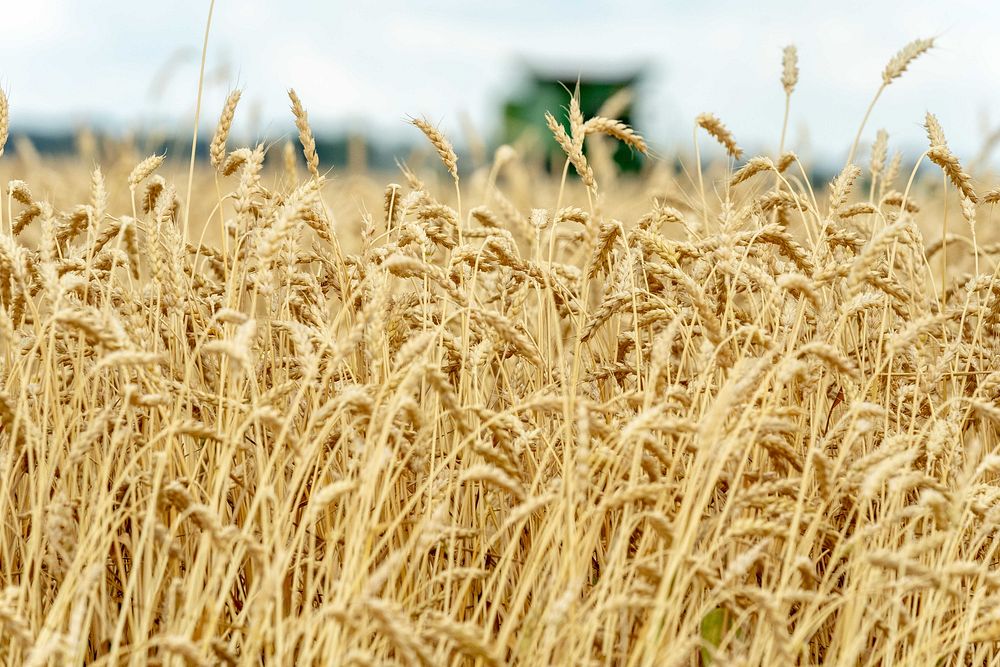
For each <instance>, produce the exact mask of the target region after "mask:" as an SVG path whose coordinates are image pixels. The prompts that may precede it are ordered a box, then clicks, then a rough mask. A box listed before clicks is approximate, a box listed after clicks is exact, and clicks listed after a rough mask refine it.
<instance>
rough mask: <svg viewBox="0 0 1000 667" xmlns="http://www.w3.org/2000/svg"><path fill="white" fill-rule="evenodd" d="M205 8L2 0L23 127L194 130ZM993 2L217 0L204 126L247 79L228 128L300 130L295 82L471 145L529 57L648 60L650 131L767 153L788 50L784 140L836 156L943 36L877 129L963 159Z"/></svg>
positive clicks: (994, 77)
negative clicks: (893, 65)
mask: <svg viewBox="0 0 1000 667" xmlns="http://www.w3.org/2000/svg"><path fill="white" fill-rule="evenodd" d="M208 6H209V3H208V0H171V1H170V2H160V3H145V2H144V3H139V2H135V1H134V0H29V1H24V0H0V16H3V17H4V24H3V26H2V27H0V86H2V87H3V88H4V89H5V90H6V91H7V92H8V95H9V98H10V103H11V115H12V120H11V122H12V129H13V130H14V131H15V132H16V131H17V130H18V129H19V128H21V129H28V128H31V129H38V128H53V127H56V128H58V127H69V128H71V127H74V126H78V125H81V124H96V125H99V126H104V127H114V128H119V129H120V128H123V127H127V128H132V129H143V128H157V129H160V130H168V131H169V130H170V129H174V130H180V129H185V128H186V131H190V130H189V128H190V127H191V123H192V122H193V116H194V107H195V100H196V97H197V82H198V61H199V59H200V53H201V45H202V40H203V37H204V29H205V20H206V17H207V15H208ZM998 23H1000V3H993V2H969V1H967V0H957V1H956V0H949V1H948V2H942V1H941V0H934V1H933V2H931V1H925V0H918V1H913V2H906V3H902V2H879V1H877V0H868V1H866V2H858V1H855V0H838V2H835V3H825V2H816V1H811V0H810V1H806V0H773V1H761V2H753V3H751V2H745V1H735V0H715V1H714V2H679V1H676V0H650V1H638V2H620V1H617V0H616V1H611V0H575V1H568V0H558V1H548V2H546V1H542V0H534V1H532V2H528V1H524V0H516V1H515V0H491V1H490V2H478V1H472V0H464V1H459V0H440V1H436V2H419V3H418V2H412V1H407V0H383V1H381V2H377V3H374V2H357V1H354V2H341V1H340V0H331V1H321V0H297V1H296V2H293V3H285V2H278V1H277V0H217V2H216V5H215V12H214V16H213V20H212V26H211V32H210V36H209V46H208V51H207V54H208V56H207V65H206V71H207V79H208V80H207V84H206V88H205V92H204V102H203V112H202V119H203V120H202V122H203V123H204V125H203V127H205V129H206V132H211V129H212V128H213V127H214V123H215V120H216V119H217V118H218V114H219V110H220V109H221V106H222V103H223V101H224V99H225V96H226V93H227V92H228V90H229V89H230V88H231V87H233V86H240V87H242V88H244V90H245V93H244V98H243V100H244V101H243V103H241V107H240V109H239V111H238V112H237V122H236V126H235V131H234V134H235V135H237V136H239V135H240V133H243V134H244V135H246V136H248V137H249V135H251V134H256V135H260V136H268V137H275V136H284V135H291V133H292V123H291V120H290V114H289V112H288V103H287V98H286V96H285V89H286V88H288V87H294V88H295V89H296V90H297V92H298V93H299V95H300V97H301V98H302V100H303V102H304V104H305V105H306V108H307V110H308V111H309V114H310V119H311V120H312V122H313V124H314V125H315V127H316V128H317V131H337V130H347V131H351V132H364V133H370V134H378V135H381V136H383V137H388V138H391V139H393V140H400V139H403V140H405V139H407V138H409V137H411V136H412V134H413V133H414V132H416V130H415V129H413V128H410V127H408V126H407V125H406V119H407V118H408V117H410V116H417V115H425V116H426V117H428V118H429V119H431V120H432V121H433V122H435V123H439V124H440V126H441V128H442V129H443V130H444V131H445V132H446V133H447V134H449V135H450V136H452V137H454V138H455V140H456V143H461V135H462V127H463V122H464V119H465V118H468V119H469V120H470V121H471V123H472V124H473V125H474V126H475V127H477V128H479V130H480V132H481V133H483V134H485V135H487V136H489V135H490V133H491V131H492V130H494V129H495V128H496V127H497V126H498V120H499V104H500V101H501V100H503V99H504V97H505V96H507V95H509V94H510V93H511V92H512V91H516V90H517V87H518V86H519V85H521V84H522V83H523V76H524V74H523V63H526V62H527V63H532V64H537V65H552V64H554V63H558V65H559V68H560V69H561V70H563V71H576V72H580V73H581V74H584V75H585V74H586V73H587V72H590V71H593V70H595V69H602V70H609V71H614V70H616V69H620V68H629V67H632V66H635V65H638V64H641V65H644V66H646V67H647V68H648V70H647V71H648V73H649V76H648V79H647V83H646V87H645V88H644V89H643V90H642V91H641V94H642V97H641V101H642V107H641V108H640V109H639V114H640V115H639V116H638V117H637V119H636V124H637V126H638V129H639V130H640V131H642V132H643V134H645V135H646V136H647V137H648V138H649V140H650V141H651V142H652V143H653V144H654V145H655V146H658V147H660V149H661V150H669V149H672V148H675V147H677V146H685V147H686V146H690V142H691V141H692V139H691V135H692V124H693V119H694V117H695V116H696V115H698V114H699V113H701V112H703V111H710V112H713V113H715V114H717V115H718V116H719V117H720V118H721V119H722V120H723V121H724V122H725V123H726V125H727V126H728V127H729V128H730V129H731V130H732V131H733V133H734V134H735V136H736V138H737V140H738V141H739V142H740V143H741V144H742V145H744V146H745V147H746V148H748V149H750V150H752V151H756V150H766V149H774V148H775V146H776V144H777V141H778V135H779V133H780V128H781V118H782V112H783V108H784V93H783V91H782V89H781V84H780V80H779V79H780V75H781V51H782V48H783V47H784V46H785V45H786V44H790V43H794V44H796V45H797V47H798V50H799V59H800V62H799V67H800V72H801V74H800V80H799V85H798V88H797V89H796V91H795V93H794V95H793V98H792V107H791V120H790V133H789V137H790V143H791V146H792V147H793V148H795V149H796V150H798V151H799V152H801V153H805V154H807V155H808V154H810V153H811V154H820V155H825V156H833V158H836V159H843V157H844V156H845V155H846V152H847V149H848V148H849V146H850V143H851V141H852V140H853V137H854V133H855V132H856V130H857V127H858V124H859V123H860V121H861V118H862V116H863V115H864V110H865V108H866V107H867V105H868V102H869V101H870V99H871V97H872V95H873V94H874V93H875V91H876V89H877V88H878V86H879V84H880V82H881V78H880V73H881V71H882V69H883V67H884V66H885V64H886V62H888V60H889V58H890V57H891V56H892V55H893V53H895V52H896V51H897V50H898V49H899V48H901V47H902V46H904V45H905V44H906V43H907V42H909V41H910V40H912V39H915V38H918V37H935V38H937V40H938V44H939V46H938V47H937V48H935V49H934V50H933V51H932V52H930V53H929V54H927V55H925V56H923V57H922V58H921V59H920V60H918V61H917V62H916V63H914V64H913V66H912V67H911V69H910V71H908V72H907V73H906V74H905V75H904V76H903V78H902V79H900V80H898V81H896V82H894V83H893V84H892V85H891V86H890V87H889V88H888V89H887V90H886V91H885V93H884V94H883V96H882V99H881V100H880V101H879V103H878V106H877V107H876V109H875V112H874V113H873V115H872V118H871V121H870V122H869V125H868V130H867V131H866V139H867V141H870V140H871V139H872V138H874V135H875V131H876V130H877V129H878V128H880V127H884V128H885V129H887V130H888V131H889V134H890V140H891V143H892V144H893V145H895V146H897V147H904V148H906V149H907V150H917V149H919V148H921V147H922V145H923V142H924V138H923V130H922V127H921V123H922V121H923V117H924V114H925V112H926V111H933V112H934V113H935V114H936V115H937V116H938V117H939V119H940V120H941V123H942V125H943V126H944V129H945V132H946V134H947V136H948V139H949V143H950V144H951V146H952V148H953V150H955V152H957V153H958V154H959V156H960V157H963V158H966V159H969V158H972V157H974V156H975V155H976V154H977V153H978V151H979V149H980V147H981V145H982V141H983V138H984V137H985V136H986V134H987V133H988V132H989V131H991V130H993V129H995V128H997V127H1000V86H998V85H996V84H997V83H998V82H1000V41H998V40H996V39H995V26H996V25H998Z"/></svg>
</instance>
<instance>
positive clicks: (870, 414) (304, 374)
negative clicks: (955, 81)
mask: <svg viewBox="0 0 1000 667" xmlns="http://www.w3.org/2000/svg"><path fill="white" fill-rule="evenodd" d="M931 47H932V42H931V41H929V40H927V41H924V40H920V41H916V42H913V43H912V44H910V45H909V46H907V47H906V48H904V49H903V50H902V51H900V52H899V54H897V55H896V56H895V57H894V58H892V59H891V61H890V62H889V64H888V65H887V66H886V68H885V71H884V72H883V75H882V85H881V87H880V88H878V94H877V95H876V99H877V98H878V97H879V96H880V95H882V93H883V91H884V90H885V89H886V87H888V86H889V85H898V84H896V81H897V80H898V79H899V77H900V76H901V75H902V74H903V73H904V71H905V70H907V68H908V67H910V66H912V65H913V64H914V61H915V60H916V59H917V58H918V57H920V56H921V54H923V53H924V52H926V51H927V50H928V49H929V48H931ZM779 74H780V79H779V76H778V75H779ZM798 78H799V69H798V65H797V52H796V50H795V49H794V48H793V47H789V48H788V49H786V50H785V52H784V63H783V67H782V68H781V69H780V70H778V69H777V68H776V71H775V79H776V81H775V93H776V94H779V89H778V85H779V83H780V85H781V86H782V87H783V89H784V92H785V100H786V102H787V104H786V113H785V124H786V125H787V117H788V113H787V109H788V105H789V104H794V95H793V92H794V89H795V87H796V85H797V82H798ZM240 96H241V92H240V91H239V90H235V91H233V93H232V94H231V95H230V96H229V97H228V99H227V100H226V102H225V105H224V108H223V110H222V111H221V114H220V119H219V122H218V127H217V129H216V130H215V134H214V137H213V139H212V141H211V143H210V147H209V157H210V162H206V163H204V164H202V163H198V164H197V165H195V166H194V167H193V172H192V174H193V175H192V176H191V177H189V175H188V170H189V166H188V165H187V164H186V163H184V164H182V161H181V160H176V161H175V160H165V159H164V157H163V155H162V154H153V155H151V156H148V157H147V156H144V155H142V154H137V152H136V148H135V146H134V145H133V144H130V143H129V142H127V141H126V142H119V143H117V144H114V145H111V144H109V145H107V146H104V147H103V149H102V151H101V152H100V155H99V158H100V159H99V160H98V159H97V158H96V157H95V155H96V154H95V153H93V152H92V151H91V152H86V151H85V152H83V153H82V154H81V155H80V156H79V157H77V158H76V159H62V160H48V159H46V158H44V157H39V156H38V155H37V154H35V153H33V152H32V151H31V150H30V147H27V146H24V147H22V149H21V150H19V151H18V153H17V155H16V156H10V155H8V156H6V157H3V160H2V161H0V172H2V173H3V183H4V186H3V187H4V190H3V195H4V196H3V201H2V206H0V381H2V385H0V387H2V390H0V502H2V504H3V510H2V518H3V522H2V525H0V655H2V656H3V661H4V663H5V664H27V665H34V666H41V665H49V664H52V665H56V664H58V665H82V664H98V665H119V664H123V665H124V664H132V665H136V664H163V665H182V664H183V665H215V664H228V665H257V664H268V665H272V664H273V665H291V664H300V665H309V664H337V665H382V664H402V665H410V664H421V665H500V664H520V665H550V664H559V665H678V666H681V665H690V666H697V665H709V664H713V665H784V664H818V663H823V664H831V665H859V664H864V665H875V664H893V665H983V664H997V662H998V660H1000V646H998V644H997V642H998V641H1000V572H998V570H997V567H996V566H997V562H998V554H997V548H998V546H1000V541H998V539H997V535H996V531H997V527H998V526H1000V514H998V509H997V508H998V507H1000V505H998V501H1000V485H998V480H1000V452H998V445H1000V439H998V437H997V429H998V426H1000V424H998V422H1000V369H997V368H996V364H995V359H996V357H997V353H998V351H1000V276H998V272H1000V264H998V261H997V260H998V256H1000V234H998V233H997V232H996V231H995V230H996V225H995V223H994V222H993V221H992V219H991V217H992V214H993V205H994V204H995V203H996V202H997V201H1000V191H997V190H992V191H986V190H985V189H983V191H979V190H977V187H978V186H979V184H980V180H979V178H974V177H973V176H970V175H969V173H967V172H966V171H965V167H964V166H963V164H962V162H961V161H960V159H959V157H958V156H956V155H955V154H954V153H953V152H952V150H951V149H950V148H949V146H948V144H947V142H946V139H945V135H944V130H943V129H942V127H941V125H940V123H938V121H937V119H936V118H935V117H934V116H933V115H931V114H928V115H927V116H926V119H925V124H926V129H927V134H928V137H929V143H928V149H927V151H926V152H925V153H924V154H923V155H920V156H916V155H914V156H909V157H908V158H907V159H906V160H904V159H903V158H902V157H901V156H900V154H899V153H895V154H890V150H889V147H890V145H891V144H890V139H889V136H888V135H887V133H885V132H884V131H878V132H874V133H870V134H872V135H873V136H874V143H873V144H871V149H870V151H868V144H863V143H862V141H863V140H867V139H868V134H869V131H868V130H867V128H866V127H865V126H864V123H862V128H861V129H860V130H859V132H858V140H856V141H855V143H854V147H853V148H852V149H851V156H852V157H851V158H850V159H849V161H848V162H849V163H848V164H847V165H846V166H844V168H843V170H842V171H841V172H840V173H839V175H837V176H836V177H835V178H834V179H833V180H832V182H831V183H830V184H829V186H827V185H826V184H825V183H821V182H817V181H816V180H815V179H812V178H811V177H810V174H809V170H807V169H806V168H805V167H804V166H803V164H802V162H801V161H800V159H799V158H798V157H797V156H796V154H795V153H794V152H790V151H789V150H786V149H787V148H788V147H791V148H792V149H793V150H794V146H793V145H792V142H790V141H788V140H787V139H786V138H785V132H784V131H783V132H782V138H781V145H780V146H779V149H778V150H777V151H776V152H774V153H772V154H770V155H757V156H753V157H749V158H748V159H745V161H744V157H743V155H742V151H741V149H740V147H739V144H738V143H737V137H734V135H733V134H732V133H731V132H730V131H729V130H728V129H727V128H726V126H725V125H724V124H723V121H722V120H720V118H719V117H717V116H715V115H712V114H703V115H701V116H699V117H698V118H697V119H692V124H691V130H692V131H693V132H694V142H695V144H694V145H695V155H694V156H692V155H681V156H677V159H676V160H675V159H674V157H673V156H671V157H670V158H668V157H666V156H663V155H653V156H652V157H651V159H648V160H646V162H645V166H644V168H643V170H642V171H641V172H640V173H638V174H636V175H631V176H625V175H621V174H619V173H618V172H617V166H616V163H615V161H614V160H613V159H611V158H610V157H609V156H611V155H612V153H613V151H614V150H615V146H614V143H619V144H622V145H624V146H626V147H627V148H628V149H629V150H631V151H632V152H634V153H635V154H637V155H642V154H647V153H650V149H649V147H648V146H647V143H646V141H645V140H644V139H643V138H642V137H641V136H639V134H637V133H636V132H635V131H634V130H633V129H632V128H631V127H629V126H628V125H626V124H625V123H623V122H621V121H619V120H618V119H617V116H618V114H617V113H616V109H618V110H621V109H622V108H623V106H622V105H623V101H622V98H621V97H618V98H614V99H613V100H611V101H609V102H608V103H607V104H606V105H605V107H604V109H603V110H602V111H600V112H598V113H597V114H596V115H588V114H585V113H584V112H583V110H582V109H581V106H580V103H579V98H578V97H575V96H571V95H567V96H566V97H565V99H564V100H563V101H562V104H563V105H564V108H562V109H560V108H552V109H549V110H548V111H549V115H548V116H547V117H546V118H545V119H544V120H546V121H547V124H548V127H549V128H550V130H551V132H552V135H553V137H554V139H555V141H556V143H557V144H558V146H559V147H560V149H561V158H560V159H559V160H558V161H556V163H555V165H554V170H553V171H551V172H550V171H548V170H546V169H545V167H544V161H539V160H537V159H535V157H534V156H532V155H529V154H526V153H525V152H524V151H521V150H518V149H515V148H514V147H512V146H510V145H503V146H501V147H500V148H499V149H498V150H496V152H495V155H494V156H493V158H492V160H484V161H482V163H477V162H476V161H473V164H471V165H467V164H465V161H466V156H464V155H460V154H457V153H456V151H455V149H454V148H453V146H452V143H451V141H450V140H449V138H448V137H447V136H445V135H444V134H443V133H442V132H441V131H440V130H439V129H438V127H437V125H436V124H434V123H432V122H430V121H428V120H425V119H423V118H414V119H413V121H412V122H413V125H415V126H416V127H415V128H414V130H413V131H414V132H415V133H416V132H421V133H422V134H423V135H425V137H426V139H427V140H429V142H430V149H431V151H433V153H432V154H433V155H435V156H436V157H439V158H440V164H437V165H435V164H433V163H428V164H425V165H424V166H423V167H421V168H419V169H411V167H410V166H407V165H406V164H404V163H401V175H400V176H397V177H396V180H399V181H400V183H390V184H388V185H386V184H385V183H384V182H380V181H379V180H377V178H376V176H375V175H374V174H366V173H354V174H351V175H349V176H346V177H341V176H339V175H338V174H336V173H333V174H331V173H330V172H329V171H328V169H327V168H326V167H325V166H324V165H323V164H321V162H320V158H319V155H318V153H317V149H316V139H315V137H314V135H313V132H312V129H311V127H310V124H309V121H308V116H307V112H306V109H307V108H308V107H307V102H308V100H301V99H300V98H299V97H298V96H297V95H296V94H295V93H294V92H290V100H291V109H292V112H293V114H294V119H295V123H296V128H297V131H298V139H299V144H298V146H293V145H292V144H291V143H288V144H285V145H283V146H282V145H265V144H257V145H253V146H246V147H235V146H232V145H230V144H231V143H232V141H231V139H230V137H229V136H228V135H229V133H230V128H231V126H232V123H233V119H234V117H235V116H237V115H238V114H239V112H240V108H239V102H240ZM873 105H874V102H873ZM720 112H721V113H722V115H723V116H724V112H725V110H720ZM10 118H15V119H16V109H11V110H9V111H8V105H7V102H6V97H3V96H2V95H0V155H2V150H3V146H4V144H5V143H6V140H7V133H8V126H9V123H10ZM866 118H867V117H866ZM537 120H538V121H539V122H540V121H542V120H543V119H537ZM716 143H718V144H719V145H720V146H717V145H716ZM845 148H846V147H845ZM97 162H99V163H100V164H99V165H98V164H95V163H97ZM675 164H680V165H681V168H680V169H675V167H674V165H675ZM982 177H985V174H984V175H983V176H982ZM982 177H980V178H982ZM186 179H190V182H191V183H193V186H185V185H184V183H185V180H186ZM185 212H187V213H185Z"/></svg>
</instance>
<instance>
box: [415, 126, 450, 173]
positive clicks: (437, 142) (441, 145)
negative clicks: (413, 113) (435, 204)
mask: <svg viewBox="0 0 1000 667" xmlns="http://www.w3.org/2000/svg"><path fill="white" fill-rule="evenodd" d="M410 123H411V124H413V125H414V126H416V127H417V128H418V129H419V130H420V131H421V132H423V133H424V136H425V137H427V139H428V140H429V141H430V142H431V145H432V146H434V150H436V151H437V154H438V157H440V158H441V162H443V163H444V166H445V169H447V170H448V173H449V174H451V177H452V178H453V179H454V180H455V182H456V183H457V182H458V155H456V154H455V149H454V148H453V147H452V145H451V142H450V141H448V139H447V138H446V137H445V136H444V134H442V133H441V130H439V129H437V128H436V127H434V126H433V125H431V124H430V123H429V122H428V121H427V120H426V119H424V118H413V119H412V120H410Z"/></svg>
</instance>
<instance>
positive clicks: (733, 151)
mask: <svg viewBox="0 0 1000 667" xmlns="http://www.w3.org/2000/svg"><path fill="white" fill-rule="evenodd" d="M695 123H697V124H698V127H700V128H702V129H703V130H705V131H706V132H708V133H709V134H710V135H712V137H713V138H714V139H715V140H716V141H718V142H719V144H721V145H722V147H723V148H725V149H726V152H727V153H729V155H730V156H732V157H734V158H736V159H737V160H738V159H740V157H742V155H743V151H742V150H741V149H740V147H739V146H737V145H736V140H735V139H734V138H733V135H732V133H731V132H730V131H729V130H727V129H726V126H725V125H723V124H722V121H721V120H719V119H718V117H716V116H715V115H713V114H710V113H703V114H700V115H699V116H698V117H697V118H695Z"/></svg>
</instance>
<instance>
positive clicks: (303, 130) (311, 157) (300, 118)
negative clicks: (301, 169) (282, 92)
mask: <svg viewBox="0 0 1000 667" xmlns="http://www.w3.org/2000/svg"><path fill="white" fill-rule="evenodd" d="M288 99H290V100H291V101H292V114H293V115H294V116H295V128H296V129H297V130H298V131H299V142H300V143H301V144H302V154H303V155H304V156H305V158H306V166H307V167H308V168H309V173H310V174H312V177H313V178H314V179H316V180H318V179H319V154H318V153H317V152H316V139H315V138H314V137H313V132H312V128H311V127H310V126H309V114H307V113H306V110H305V108H304V107H303V106H302V101H301V100H300V99H299V96H298V95H296V94H295V90H293V89H292V88H289V89H288Z"/></svg>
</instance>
